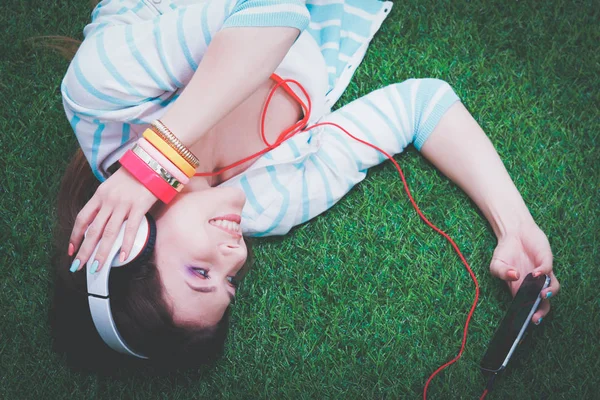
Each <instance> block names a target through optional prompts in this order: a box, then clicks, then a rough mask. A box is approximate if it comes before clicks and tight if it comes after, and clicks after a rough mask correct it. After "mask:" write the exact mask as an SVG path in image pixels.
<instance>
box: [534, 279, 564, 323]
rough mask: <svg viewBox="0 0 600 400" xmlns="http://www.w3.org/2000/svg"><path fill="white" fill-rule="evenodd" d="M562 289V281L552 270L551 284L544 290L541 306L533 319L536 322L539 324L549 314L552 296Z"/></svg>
mask: <svg viewBox="0 0 600 400" xmlns="http://www.w3.org/2000/svg"><path fill="white" fill-rule="evenodd" d="M559 290H560V283H559V282H558V279H556V276H554V272H550V285H548V287H547V288H546V289H544V290H542V293H541V297H542V299H543V300H542V302H541V303H540V307H539V308H538V309H537V311H536V312H535V313H534V314H533V317H532V318H531V320H532V321H533V323H534V324H536V325H539V324H540V323H541V322H542V318H544V317H545V316H546V315H548V312H549V311H550V302H549V301H548V300H549V299H550V298H551V297H554V296H556V295H557V294H558V291H559Z"/></svg>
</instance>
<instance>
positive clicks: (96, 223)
mask: <svg viewBox="0 0 600 400" xmlns="http://www.w3.org/2000/svg"><path fill="white" fill-rule="evenodd" d="M111 213H112V211H111V209H109V208H102V209H100V211H98V214H97V215H96V218H94V220H93V222H92V223H91V224H90V225H89V228H88V230H87V233H86V234H85V239H84V240H83V243H82V244H81V247H80V249H79V252H78V253H77V256H75V260H74V261H73V264H71V272H75V271H79V270H80V269H81V268H82V267H83V265H85V263H86V262H87V261H88V259H89V258H90V256H91V255H92V253H93V251H94V249H95V248H96V245H97V244H98V241H99V240H100V237H101V236H102V233H103V232H104V227H105V226H106V223H107V222H108V219H109V217H110V215H111ZM84 232H85V229H84Z"/></svg>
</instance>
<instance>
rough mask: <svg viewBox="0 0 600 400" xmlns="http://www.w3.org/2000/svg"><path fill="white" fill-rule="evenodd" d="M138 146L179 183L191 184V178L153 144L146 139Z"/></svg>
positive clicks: (141, 140) (141, 139)
mask: <svg viewBox="0 0 600 400" xmlns="http://www.w3.org/2000/svg"><path fill="white" fill-rule="evenodd" d="M137 144H138V146H140V147H141V148H142V149H143V150H144V151H145V152H146V153H148V155H149V156H150V157H152V158H154V159H155V160H156V162H157V163H159V164H160V166H161V167H163V168H164V169H166V170H167V172H168V173H170V174H171V175H173V178H175V179H177V180H178V181H179V182H181V183H183V184H184V185H187V184H188V183H189V182H190V178H188V177H187V176H186V175H185V174H184V173H183V172H182V171H181V170H180V169H179V168H177V167H176V166H175V164H173V163H172V162H171V161H169V159H168V158H167V157H165V156H164V155H163V154H162V153H161V152H160V151H158V150H157V149H156V147H154V146H152V144H151V143H150V142H149V141H147V140H146V139H144V138H143V137H142V138H140V140H138V142H137Z"/></svg>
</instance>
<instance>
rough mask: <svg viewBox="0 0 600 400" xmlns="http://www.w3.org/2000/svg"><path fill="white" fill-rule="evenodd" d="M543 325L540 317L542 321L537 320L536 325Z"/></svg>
mask: <svg viewBox="0 0 600 400" xmlns="http://www.w3.org/2000/svg"><path fill="white" fill-rule="evenodd" d="M541 323H542V318H541V317H540V319H538V320H537V322H536V323H535V324H536V325H539V324H541Z"/></svg>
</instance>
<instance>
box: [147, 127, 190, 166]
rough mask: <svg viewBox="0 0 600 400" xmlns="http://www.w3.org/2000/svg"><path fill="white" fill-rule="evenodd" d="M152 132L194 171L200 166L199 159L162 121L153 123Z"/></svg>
mask: <svg viewBox="0 0 600 400" xmlns="http://www.w3.org/2000/svg"><path fill="white" fill-rule="evenodd" d="M151 126H152V130H153V131H154V132H156V133H157V134H158V135H159V136H160V137H161V138H162V139H163V140H164V141H165V142H166V143H167V144H168V145H169V146H171V148H172V149H173V150H175V151H176V152H177V153H179V155H180V156H181V157H183V159H184V160H186V161H187V162H188V163H189V164H190V165H191V166H192V167H194V169H196V168H198V165H200V160H198V157H196V156H195V155H193V154H192V152H191V151H190V150H189V149H188V148H187V147H185V146H184V145H183V143H181V141H180V140H179V139H177V136H175V135H174V134H173V132H171V131H170V130H169V128H167V127H166V126H165V124H163V123H162V122H161V121H160V120H158V119H157V120H156V121H154V122H152V123H151Z"/></svg>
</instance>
